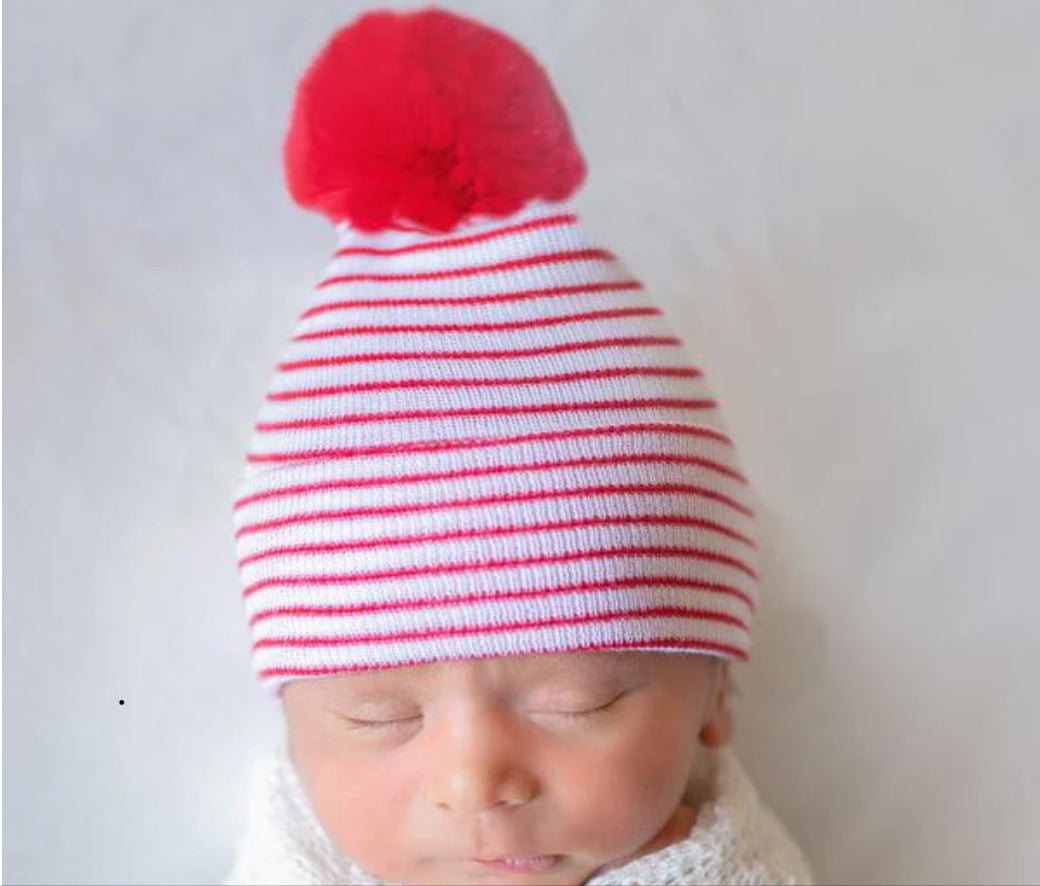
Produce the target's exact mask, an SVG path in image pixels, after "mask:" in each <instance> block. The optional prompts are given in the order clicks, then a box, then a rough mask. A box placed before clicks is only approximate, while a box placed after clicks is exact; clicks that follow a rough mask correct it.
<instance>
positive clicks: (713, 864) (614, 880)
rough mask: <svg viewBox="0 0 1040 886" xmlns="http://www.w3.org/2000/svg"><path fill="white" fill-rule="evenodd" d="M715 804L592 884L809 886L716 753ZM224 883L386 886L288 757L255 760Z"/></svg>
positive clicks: (795, 853) (724, 755)
mask: <svg viewBox="0 0 1040 886" xmlns="http://www.w3.org/2000/svg"><path fill="white" fill-rule="evenodd" d="M714 756H715V760H714V767H713V773H712V779H713V788H714V789H713V796H714V799H713V800H712V801H710V802H709V803H708V804H706V805H705V806H703V807H702V808H701V811H700V814H699V815H698V818H697V823H696V824H695V825H694V827H693V829H692V830H691V831H690V834H689V836H688V837H687V838H686V839H685V840H683V841H681V842H679V843H673V844H672V845H670V846H666V847H664V848H663V849H659V850H657V851H656V852H653V853H650V854H649V855H644V856H642V857H640V858H636V859H633V860H632V861H630V862H628V863H627V864H624V865H622V866H620V867H616V868H613V869H611V870H607V871H604V872H602V873H600V874H597V875H595V876H593V877H592V878H591V879H589V880H586V881H585V882H586V886H627V884H632V886H637V884H638V886H647V884H660V886H673V884H674V886H679V884H683V886H686V884H722V883H726V884H749V886H750V884H767V883H783V884H810V883H811V882H812V880H811V874H810V871H809V867H808V864H807V863H806V860H805V858H804V857H803V855H802V853H801V852H800V851H799V849H798V847H797V846H796V845H795V844H794V842H793V841H792V839H791V837H790V836H789V835H788V833H787V832H786V830H785V829H784V827H783V825H781V824H780V822H779V820H778V819H777V818H776V817H775V816H774V815H773V814H772V812H771V811H770V810H769V809H768V808H767V807H766V806H764V805H763V804H762V803H761V802H760V801H759V798H758V795H757V792H756V791H755V788H754V786H753V785H752V783H751V781H750V779H749V778H748V776H747V774H746V773H745V772H744V770H743V768H742V767H741V765H740V763H739V762H738V760H737V758H736V756H735V755H734V754H733V752H732V751H730V750H722V751H720V752H716V753H715V755H714ZM225 884H226V886H258V884H287V886H305V884H306V886H325V884H328V886H333V884H346V886H350V884H365V886H386V884H384V881H382V880H379V879H377V878H376V877H374V876H372V875H371V874H369V873H368V872H366V871H364V870H362V869H361V868H360V867H359V866H358V865H357V864H355V863H354V862H352V861H351V860H350V859H348V858H345V857H344V856H343V855H342V854H340V852H339V851H338V850H337V849H336V848H335V846H334V845H333V843H332V842H331V840H330V839H329V837H328V836H327V834H326V833H325V832H324V830H323V829H322V827H321V826H320V824H319V823H318V821H317V819H316V818H315V816H314V814H313V812H312V811H311V809H310V805H309V803H308V801H307V798H306V795H305V793H304V790H303V787H302V785H301V783H300V782H299V780H298V778H297V775H296V770H295V768H294V766H293V764H292V761H291V759H290V758H289V757H288V755H287V754H286V753H285V752H284V751H282V752H280V753H278V754H273V755H270V756H267V757H264V758H261V759H260V760H258V761H257V763H256V764H255V766H254V769H253V771H252V773H251V775H250V783H249V812H248V818H247V822H246V831H245V834H244V836H243V837H242V839H241V840H240V841H239V843H238V846H237V857H236V860H235V864H234V868H233V870H232V873H231V874H230V876H229V878H228V879H227V880H226V881H225Z"/></svg>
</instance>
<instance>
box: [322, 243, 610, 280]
mask: <svg viewBox="0 0 1040 886" xmlns="http://www.w3.org/2000/svg"><path fill="white" fill-rule="evenodd" d="M593 259H600V260H604V261H611V260H614V259H615V256H614V253H612V252H611V251H610V250H608V249H572V250H568V251H565V252H547V253H545V254H544V255H529V256H526V257H525V258H511V259H507V260H505V261H500V262H495V263H493V264H490V265H470V266H468V267H461V268H448V269H446V270H443V271H413V272H410V273H406V274H340V275H338V276H335V277H328V278H326V279H325V280H322V281H321V282H320V283H319V284H318V285H317V288H318V289H324V288H325V287H326V286H338V285H339V284H341V283H418V282H421V281H423V280H449V279H457V278H459V277H476V276H479V275H480V274H497V273H499V272H501V271H515V270H518V269H520V268H531V267H536V266H538V265H552V264H560V263H562V262H571V261H590V260H593Z"/></svg>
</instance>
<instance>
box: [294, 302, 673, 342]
mask: <svg viewBox="0 0 1040 886" xmlns="http://www.w3.org/2000/svg"><path fill="white" fill-rule="evenodd" d="M660 314H661V310H660V309H659V308H616V309H614V310H609V311H586V312H584V313H581V314H562V315H560V316H556V317H536V318H534V319H533V320H516V321H512V322H509V323H443V324H439V325H437V324H433V323H431V324H425V323H413V324H412V325H410V326H348V327H344V328H340V329H319V330H317V331H315V332H303V333H300V334H299V335H295V336H293V338H292V341H315V340H318V339H326V338H341V337H343V336H348V335H381V334H384V333H398V332H419V333H423V334H425V333H428V332H429V333H453V332H502V331H505V330H509V329H534V328H538V327H543V326H564V325H566V324H569V323H587V322H590V321H594V320H615V319H618V318H620V317H655V316H659V315H660Z"/></svg>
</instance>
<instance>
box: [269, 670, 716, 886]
mask: <svg viewBox="0 0 1040 886" xmlns="http://www.w3.org/2000/svg"><path fill="white" fill-rule="evenodd" d="M722 676H723V674H722V666H721V663H720V662H719V661H717V660H715V659H712V658H709V657H706V656H701V655H687V654H681V653H659V652H604V653H599V652H597V653H568V654H559V655H524V656H514V657H504V658H489V659H476V660H468V661H452V662H437V663H434V664H426V665H420V666H417V667H410V668H395V669H392V670H383V671H368V672H360V673H353V674H343V675H337V676H334V677H329V678H321V679H307V680H298V681H293V682H290V683H288V684H286V686H285V687H284V688H283V690H282V701H283V705H284V708H285V714H286V721H287V725H288V737H289V752H290V754H291V756H292V759H293V761H294V763H295V764H296V768H297V770H298V771H299V773H300V778H301V780H302V782H303V785H304V788H305V790H306V792H307V794H308V797H309V799H310V801H311V805H312V808H313V809H314V812H315V815H316V816H317V818H318V820H319V821H320V822H321V824H322V826H323V827H324V829H325V830H326V832H327V833H328V835H329V836H330V838H331V839H332V840H333V842H334V843H335V844H336V845H337V847H338V848H339V850H340V851H341V852H343V853H344V854H345V855H347V856H349V857H350V858H352V859H353V860H354V861H356V862H357V863H358V864H360V865H361V866H362V867H363V868H365V869H366V870H368V871H369V872H370V873H372V874H374V875H375V876H377V877H379V878H380V879H381V880H384V881H389V882H392V883H404V884H409V886H411V884H442V883H457V884H476V883H516V884H535V883H537V884H561V886H562V884H575V886H576V884H580V883H584V882H585V880H587V879H588V878H589V877H590V876H592V874H593V873H595V872H596V871H597V870H598V869H599V868H601V867H603V866H605V865H607V864H609V863H611V862H612V861H614V860H616V859H620V858H624V857H626V856H628V855H630V854H633V853H634V854H638V850H639V849H640V847H642V846H645V845H646V844H647V843H648V841H650V840H651V838H653V837H654V835H655V834H657V833H658V832H659V831H660V830H661V829H662V827H663V826H664V825H665V824H666V823H667V822H668V821H669V820H670V819H671V818H672V817H673V815H674V814H675V812H676V809H677V808H678V807H679V804H680V802H681V800H682V794H683V791H684V789H685V786H686V782H687V780H688V778H689V776H690V774H691V771H692V770H693V767H694V766H696V765H698V763H699V759H698V755H699V754H701V753H703V748H704V746H705V745H712V744H720V743H722V742H723V741H725V740H726V739H727V738H728V733H729V714H728V710H726V709H725V705H726V701H725V697H726V693H725V691H724V686H723V680H722ZM534 856H554V858H552V859H549V862H550V863H549V866H548V867H546V868H544V869H542V870H533V869H531V868H528V869H526V870H525V869H517V870H503V869H502V868H501V866H495V865H492V864H488V863H483V862H480V861H477V860H476V859H496V858H497V859H501V858H508V857H513V858H516V857H527V858H529V857H534Z"/></svg>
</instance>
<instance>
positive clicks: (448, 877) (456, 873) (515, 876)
mask: <svg viewBox="0 0 1040 886" xmlns="http://www.w3.org/2000/svg"><path fill="white" fill-rule="evenodd" d="M603 869H606V865H605V864H602V863H601V864H596V863H595V862H591V861H589V860H587V859H584V858H581V857H580V856H574V855H556V856H553V857H552V859H551V863H547V862H546V861H542V860H540V861H539V862H538V863H536V864H533V865H531V866H529V867H527V868H524V867H520V866H515V865H510V866H505V865H497V864H485V863H482V862H478V861H473V860H466V859H430V860H428V861H427V863H426V864H422V865H417V866H416V867H415V868H413V870H412V871H410V872H408V873H407V874H401V873H398V874H397V875H396V879H395V875H394V874H392V873H390V874H387V875H380V874H378V873H377V874H376V876H377V877H379V879H381V880H383V881H384V882H387V883H393V884H399V886H445V884H448V883H450V884H453V886H490V884H496V886H581V884H583V883H585V882H586V881H587V880H588V879H589V878H590V877H592V876H593V875H594V874H595V873H597V872H598V871H600V870H603Z"/></svg>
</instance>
